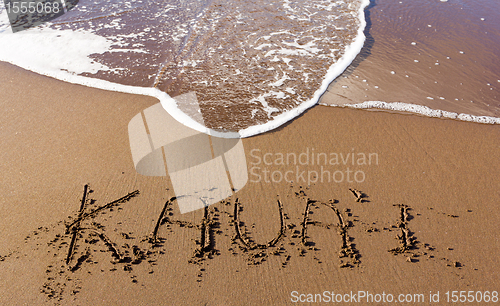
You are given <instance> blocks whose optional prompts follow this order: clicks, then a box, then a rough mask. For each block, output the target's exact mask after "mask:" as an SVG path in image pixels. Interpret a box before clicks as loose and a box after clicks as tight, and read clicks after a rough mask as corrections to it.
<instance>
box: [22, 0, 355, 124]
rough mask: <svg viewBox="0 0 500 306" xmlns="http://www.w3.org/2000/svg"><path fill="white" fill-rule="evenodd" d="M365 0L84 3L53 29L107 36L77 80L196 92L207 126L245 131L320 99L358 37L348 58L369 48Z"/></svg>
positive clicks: (171, 92)
mask: <svg viewBox="0 0 500 306" xmlns="http://www.w3.org/2000/svg"><path fill="white" fill-rule="evenodd" d="M362 3H363V1H361V0H338V1H324V0H313V1H311V0H307V1H304V0H300V1H298V0H295V1H292V0H283V1H273V2H271V3H269V2H268V1H250V0H235V1H229V2H228V1H220V0H218V1H214V0H210V1H208V0H206V1H199V0H197V1H180V0H177V1H176V0H169V1H149V2H143V1H133V2H122V1H92V2H90V1H85V0H82V1H80V2H79V3H78V5H77V7H75V8H74V9H73V10H72V11H70V12H69V13H67V14H65V15H63V16H62V17H60V18H58V19H56V20H54V21H53V22H51V23H49V24H48V29H50V30H57V31H65V32H67V31H74V32H78V31H83V32H85V33H91V34H92V35H97V36H99V37H100V38H105V39H106V42H104V43H103V44H104V45H105V46H106V47H105V48H104V49H105V50H103V49H102V48H101V49H99V52H94V51H92V50H89V55H90V53H93V54H91V55H90V56H89V57H90V58H91V59H92V60H93V61H94V63H93V64H96V63H97V64H98V65H100V66H99V67H97V68H95V69H91V70H90V69H89V70H88V72H83V73H82V72H81V71H79V73H78V74H79V75H83V76H87V77H90V78H98V79H103V80H107V81H111V82H114V83H119V84H124V85H131V86H140V87H155V88H158V89H160V90H161V91H163V92H166V93H168V94H169V95H170V96H172V97H175V96H177V95H181V94H184V93H188V92H193V91H194V92H195V93H196V95H197V100H198V103H199V108H200V110H201V113H202V115H203V119H204V123H205V124H206V125H207V126H208V127H210V128H213V129H222V130H231V131H237V130H241V129H244V128H247V127H249V126H251V125H258V124H263V123H266V122H268V121H270V120H272V119H274V118H276V116H278V115H280V114H282V113H283V112H286V111H289V110H293V109H295V108H298V107H302V108H304V105H305V104H307V105H308V106H311V105H313V104H314V103H315V102H317V100H318V98H319V95H320V94H321V92H322V91H324V90H325V89H326V86H327V85H328V83H329V82H331V81H332V80H333V78H334V77H335V76H337V75H338V74H340V73H341V72H342V70H343V69H344V68H345V66H347V65H348V64H349V62H350V61H351V60H352V59H350V60H348V62H347V63H346V62H345V61H344V62H343V63H342V61H341V58H342V57H343V56H344V55H345V54H346V49H347V48H348V47H349V46H350V45H351V44H352V43H353V42H354V41H355V40H356V38H358V44H359V48H358V50H351V51H350V54H349V56H351V57H352V58H354V56H355V55H356V54H357V52H359V49H360V48H361V43H362V35H360V33H361V32H360V29H361V28H362V27H363V26H364V19H363V18H362V17H363V16H362V12H363V11H362V9H361V6H362ZM31 30H35V29H30V30H27V31H26V32H30V31H31ZM31 32H33V31H31ZM13 35H17V34H13ZM20 35H21V34H20ZM360 38H361V40H360ZM52 39H53V40H54V42H55V41H57V40H58V39H59V38H58V37H57V36H55V37H54V36H52ZM65 39H66V40H71V39H72V37H71V36H66V37H65ZM74 39H77V38H76V37H75V38H74ZM21 47H22V46H21V45H20V46H19V48H21ZM70 56H71V55H70ZM27 57H29V56H27ZM22 60H23V59H20V61H22ZM339 63H340V65H341V66H342V67H340V69H336V72H335V71H333V74H334V75H332V71H331V70H330V72H329V69H331V68H332V66H335V65H336V64H339ZM56 69H59V70H64V69H65V68H63V67H59V68H57V67H56ZM70 69H72V68H70ZM42 70H43V69H42ZM96 70H98V71H96ZM334 70H335V69H334ZM325 79H328V80H327V82H325ZM322 86H323V88H321V87H322ZM184 106H185V105H179V108H180V109H182V108H183V107H184ZM292 117H293V116H292ZM282 121H283V122H284V121H285V120H282Z"/></svg>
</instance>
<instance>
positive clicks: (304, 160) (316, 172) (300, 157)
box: [249, 148, 379, 185]
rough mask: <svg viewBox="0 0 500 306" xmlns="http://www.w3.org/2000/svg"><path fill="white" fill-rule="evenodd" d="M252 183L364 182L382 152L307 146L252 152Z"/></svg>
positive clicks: (377, 162) (309, 183)
mask: <svg viewBox="0 0 500 306" xmlns="http://www.w3.org/2000/svg"><path fill="white" fill-rule="evenodd" d="M250 156H251V158H252V161H251V162H250V169H249V173H250V182H252V183H261V182H264V183H281V182H283V181H285V182H287V183H292V182H295V183H299V184H307V185H311V184H314V183H354V182H355V183H363V182H364V181H365V180H366V173H365V169H366V167H369V166H378V164H379V156H378V153H364V152H354V149H352V152H349V153H342V152H340V153H336V152H328V153H327V152H316V151H315V149H314V148H306V149H305V150H304V151H303V152H300V153H296V152H286V153H284V152H262V151H261V150H260V149H253V150H251V151H250Z"/></svg>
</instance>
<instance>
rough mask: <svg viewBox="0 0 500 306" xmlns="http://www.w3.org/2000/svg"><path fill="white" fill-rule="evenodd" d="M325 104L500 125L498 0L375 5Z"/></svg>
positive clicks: (380, 1) (378, 1)
mask: <svg viewBox="0 0 500 306" xmlns="http://www.w3.org/2000/svg"><path fill="white" fill-rule="evenodd" d="M367 12H368V13H367V14H366V19H367V23H368V26H367V29H366V30H365V35H366V36H367V39H366V42H365V46H364V48H363V50H362V51H361V53H360V54H359V55H358V58H356V59H355V60H354V61H353V63H352V65H351V66H350V67H349V68H348V69H347V70H346V72H345V73H344V74H343V75H342V76H340V77H339V78H337V79H336V80H335V81H334V82H333V83H332V84H331V85H330V87H329V88H328V95H325V97H324V98H323V99H322V100H321V101H320V103H321V104H325V105H342V106H350V107H357V108H381V109H386V110H396V111H408V112H412V113H419V114H422V115H425V116H433V117H450V118H457V119H461V120H468V121H476V122H483V123H499V122H500V121H499V119H498V117H500V92H499V91H500V1H497V0H448V1H446V2H441V1H438V0H436V1H434V0H420V1H408V0H375V1H372V3H371V5H370V6H369V7H368V8H367Z"/></svg>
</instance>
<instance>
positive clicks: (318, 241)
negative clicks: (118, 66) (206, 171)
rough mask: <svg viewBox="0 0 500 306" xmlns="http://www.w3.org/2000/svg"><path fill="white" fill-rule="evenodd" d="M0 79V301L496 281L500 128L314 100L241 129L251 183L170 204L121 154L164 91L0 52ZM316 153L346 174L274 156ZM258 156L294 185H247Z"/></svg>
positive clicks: (379, 290) (244, 296) (256, 295)
mask: <svg viewBox="0 0 500 306" xmlns="http://www.w3.org/2000/svg"><path fill="white" fill-rule="evenodd" d="M0 92H1V97H2V99H1V100H0V103H1V105H2V109H3V111H2V113H1V115H0V116H1V121H0V122H1V125H0V135H1V139H2V145H1V146H2V149H1V161H2V162H1V166H0V167H1V173H2V176H1V181H0V182H1V183H0V207H1V209H2V219H1V221H0V233H1V235H0V256H1V257H0V274H1V275H2V277H1V278H0V303H1V304H2V305H21V304H30V305H35V304H36V305H54V304H64V305H95V304H100V305H103V304H112V305H138V304H140V305H147V304H156V305H158V304H159V305H291V304H294V303H293V300H294V299H296V298H297V299H299V298H300V297H301V296H300V294H309V293H311V294H315V293H319V294H323V293H324V291H328V292H330V293H331V292H334V293H335V294H337V293H342V294H344V293H350V292H351V291H352V292H354V293H358V291H363V292H367V293H371V294H374V299H377V298H378V297H380V298H381V297H382V294H383V293H384V294H385V296H386V298H388V296H389V294H392V295H393V297H394V298H395V299H397V298H398V296H399V295H400V294H404V296H403V297H406V298H418V296H413V295H414V294H423V298H424V303H421V304H422V305H426V304H429V303H430V300H429V299H430V297H431V296H430V294H431V292H430V291H432V294H434V295H433V298H434V299H436V295H435V294H436V293H437V292H439V301H440V302H439V303H435V304H441V305H446V304H448V303H447V301H446V292H447V291H450V297H451V291H461V290H465V291H474V294H476V291H481V292H485V291H489V292H490V295H491V292H492V291H500V288H499V287H498V284H499V283H500V279H499V274H498V273H497V272H498V271H500V264H499V263H498V260H497V259H498V253H499V251H500V243H499V240H498V239H497V230H498V225H497V220H498V219H499V217H500V213H499V210H498V208H499V207H498V203H499V201H498V195H499V194H498V190H499V188H500V183H499V181H498V175H499V174H500V165H499V164H498V160H499V159H500V151H499V150H498V143H499V136H500V127H498V126H496V125H481V124H475V123H468V122H459V121H455V120H445V119H436V118H426V117H421V116H416V115H402V114H390V113H386V112H373V111H363V110H352V109H345V108H334V107H327V106H317V107H314V108H312V109H311V110H309V111H308V112H306V113H305V114H303V115H302V116H300V117H299V118H297V119H296V120H294V121H292V122H290V123H288V124H287V125H285V126H283V127H281V128H279V129H277V130H274V131H272V132H269V133H265V134H262V135H259V136H255V137H251V138H246V139H244V140H243V144H244V147H245V153H246V157H247V163H248V170H249V173H250V176H249V178H250V181H249V182H248V183H247V185H246V186H245V187H244V188H243V189H242V190H241V191H239V192H238V193H236V195H235V196H233V197H230V198H228V199H227V200H226V201H223V202H220V203H217V204H214V205H211V206H210V207H209V208H208V209H207V210H206V211H203V210H201V211H196V212H193V213H188V214H184V215H181V214H180V213H179V209H178V207H177V205H176V202H175V200H172V199H171V198H172V197H174V196H175V194H174V192H173V191H172V187H171V183H170V181H169V179H168V178H161V177H144V176H141V175H139V174H137V173H136V172H135V169H134V166H133V162H132V157H131V154H130V146H129V142H128V135H127V126H128V122H129V121H130V119H131V118H132V117H133V116H134V115H135V114H137V113H139V112H140V111H141V110H143V109H145V108H147V107H149V106H151V105H154V104H156V103H157V102H158V101H156V100H155V99H153V98H151V97H144V96H138V95H130V94H122V93H115V92H107V91H103V90H97V89H91V88H86V87H84V86H79V85H72V84H67V83H64V82H60V81H57V80H54V79H51V78H47V77H43V76H39V75H36V74H34V73H31V72H28V71H25V70H22V69H20V68H17V67H14V66H11V65H9V64H5V63H0ZM330 98H331V97H330ZM308 150H309V151H308ZM313 151H314V152H315V153H316V154H317V153H326V154H327V155H328V156H329V157H330V156H337V157H339V158H340V159H339V160H340V165H331V164H330V163H328V164H324V165H323V170H327V171H330V172H331V173H334V172H335V171H340V172H343V173H347V172H349V171H351V172H350V175H351V176H350V178H349V180H350V181H351V182H348V181H347V180H348V178H347V176H345V177H344V179H343V180H342V181H341V182H340V174H339V173H337V177H336V180H337V181H339V182H334V181H333V180H332V179H331V180H330V182H328V181H327V179H326V177H325V176H324V177H323V181H321V177H319V175H320V173H321V172H318V177H316V178H314V172H311V171H321V165H317V164H314V165H313V164H312V160H311V159H310V160H309V161H308V164H307V165H303V164H300V163H297V164H288V165H286V164H285V165H280V164H279V160H278V161H276V158H279V156H280V155H279V153H283V154H285V155H286V154H287V153H288V154H291V155H293V154H296V156H297V157H299V155H300V154H301V153H307V152H310V154H312V152H313ZM266 153H270V155H267V158H268V159H267V161H268V162H269V163H270V165H266V164H264V163H263V162H262V163H260V164H258V163H257V161H258V158H257V157H256V156H259V157H264V154H266ZM353 153H355V156H356V159H355V161H354V165H353V164H352V160H347V159H346V158H347V157H348V156H351V157H352V155H348V154H353ZM330 154H333V155H330ZM335 154H336V155H335ZM369 154H372V155H371V156H372V159H371V164H368V159H365V160H363V159H362V157H363V155H365V157H367V156H369ZM374 154H375V155H374ZM310 156H312V155H310ZM316 156H317V155H316ZM375 157H377V159H375ZM269 158H271V159H269ZM342 158H344V160H347V161H346V164H343V162H342ZM304 160H305V157H304V159H303V160H302V161H304ZM259 167H260V169H257V168H259ZM296 167H299V172H300V171H310V173H311V177H310V180H312V181H314V180H315V179H317V182H315V183H313V182H311V184H310V185H309V186H308V184H307V181H306V182H303V181H301V179H300V175H299V177H298V180H299V181H297V177H296V174H295V171H296V170H297V168H296ZM264 168H265V169H264ZM347 168H349V169H347ZM264 170H268V171H270V172H271V173H272V172H275V173H274V174H275V177H274V179H275V180H278V178H279V173H282V174H284V173H286V172H287V171H292V172H293V173H294V174H293V176H294V177H295V182H293V183H290V182H285V181H284V180H282V181H281V182H276V183H267V182H265V181H264V179H262V180H260V181H257V179H256V178H257V177H256V176H255V175H252V173H254V174H255V173H260V174H263V172H262V171H264ZM252 171H253V172H252ZM306 173H307V172H306ZM356 173H357V174H356ZM361 173H362V174H361ZM345 175H347V174H345ZM354 175H357V176H354ZM289 177H290V176H289ZM361 178H363V180H361ZM356 179H357V180H358V182H356ZM305 180H307V174H306V179H305ZM85 186H87V187H85ZM91 191H92V192H91ZM84 197H85V199H86V200H84V201H83V202H84V205H83V206H82V198H84ZM236 197H237V198H238V200H237V199H236ZM82 208H83V209H82ZM162 212H163V214H162ZM161 214H162V215H163V218H161V220H160V221H162V222H160V223H158V219H159V217H160V215H161ZM155 227H156V228H157V230H156V231H155ZM75 229H78V231H77V232H78V234H77V235H75V234H73V232H74V230H75ZM72 241H73V246H70V245H71V244H72ZM70 249H72V252H70ZM68 254H69V256H68ZM376 294H380V296H376ZM407 294H410V296H406V295H407ZM312 297H313V296H311V298H312ZM302 298H303V299H305V298H307V296H306V295H303V296H302ZM357 298H358V299H359V296H358V297H357ZM323 301H325V300H323ZM360 304H370V303H366V299H365V300H361V301H360ZM371 304H375V303H371ZM479 304H480V303H479Z"/></svg>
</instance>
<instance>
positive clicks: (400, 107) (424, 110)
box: [321, 101, 500, 124]
mask: <svg viewBox="0 0 500 306" xmlns="http://www.w3.org/2000/svg"><path fill="white" fill-rule="evenodd" d="M321 105H327V106H335V107H350V108H357V109H370V108H377V109H384V110H391V111H399V112H408V113H414V114H420V115H424V116H427V117H434V118H449V119H456V120H462V121H469V122H476V123H484V124H500V118H497V117H490V116H474V115H469V114H463V113H461V114H458V113H454V112H448V111H443V110H439V109H432V108H430V107H427V106H423V105H418V104H411V103H403V102H382V101H365V102H363V103H357V104H343V105H330V104H323V103H322V104H321Z"/></svg>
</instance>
